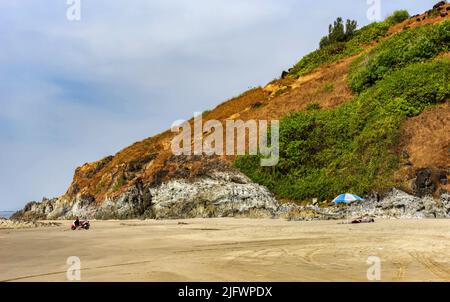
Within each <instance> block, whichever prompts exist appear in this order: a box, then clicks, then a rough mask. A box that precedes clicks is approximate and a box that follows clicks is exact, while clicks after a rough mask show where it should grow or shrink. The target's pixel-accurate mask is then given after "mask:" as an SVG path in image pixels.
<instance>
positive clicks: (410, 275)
mask: <svg viewBox="0 0 450 302" xmlns="http://www.w3.org/2000/svg"><path fill="white" fill-rule="evenodd" d="M69 226H70V222H62V224H61V225H60V226H54V227H37V228H28V229H3V230H0V242H1V249H0V281H66V280H67V278H66V271H67V269H68V267H69V265H67V264H66V261H67V258H68V257H70V256H77V257H79V258H80V260H81V269H82V270H81V280H82V281H367V269H368V268H369V265H368V264H367V263H366V261H367V259H368V257H371V256H375V257H379V258H380V260H381V280H382V281H450V260H449V259H450V220H377V221H376V222H375V223H372V224H357V225H348V224H339V223H338V222H337V221H313V222H289V221H284V220H281V219H233V218H218V219H192V220H167V221H154V220H148V221H139V220H132V221H93V222H92V229H91V230H89V231H71V230H70V229H69Z"/></svg>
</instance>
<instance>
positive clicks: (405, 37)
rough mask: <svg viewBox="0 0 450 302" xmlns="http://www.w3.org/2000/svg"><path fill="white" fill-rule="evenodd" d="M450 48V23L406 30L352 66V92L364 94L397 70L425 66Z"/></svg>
mask: <svg viewBox="0 0 450 302" xmlns="http://www.w3.org/2000/svg"><path fill="white" fill-rule="evenodd" d="M449 45H450V21H445V22H443V23H441V24H437V25H425V26H421V27H416V28H413V29H408V30H404V31H402V32H400V33H398V34H396V35H394V36H393V37H391V38H390V39H387V40H386V41H383V42H381V43H380V44H378V45H377V46H376V47H375V48H374V49H372V50H371V51H370V52H369V53H368V54H366V55H363V56H361V57H359V58H358V59H356V60H355V61H354V62H353V63H352V66H351V69H350V73H349V85H350V88H351V89H352V90H353V91H355V92H361V91H363V90H364V89H366V88H368V87H370V86H372V85H373V84H374V83H375V82H376V81H378V80H380V79H382V78H383V77H384V76H386V75H387V74H389V73H390V72H392V71H393V70H395V69H398V68H402V67H404V66H406V65H408V64H410V63H413V62H423V61H425V60H427V59H430V58H433V57H435V56H436V55H437V54H439V53H441V52H444V51H448V50H449Z"/></svg>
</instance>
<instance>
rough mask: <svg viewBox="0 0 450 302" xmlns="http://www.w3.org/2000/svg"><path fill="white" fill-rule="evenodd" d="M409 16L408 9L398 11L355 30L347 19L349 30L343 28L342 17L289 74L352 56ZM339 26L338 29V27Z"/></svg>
mask: <svg viewBox="0 0 450 302" xmlns="http://www.w3.org/2000/svg"><path fill="white" fill-rule="evenodd" d="M407 16H409V14H408V12H407V11H396V12H394V13H393V14H392V15H391V16H389V17H388V18H386V20H385V21H384V22H374V23H371V24H369V25H366V26H364V27H362V28H361V29H359V30H356V31H355V30H354V29H355V28H356V24H355V23H353V22H352V21H350V20H347V23H348V24H347V26H348V27H349V30H344V29H343V24H342V19H341V18H338V20H337V21H336V22H338V21H339V20H340V21H341V22H340V23H338V24H337V23H336V22H335V24H334V27H333V26H331V25H330V26H331V28H330V33H329V35H328V36H325V37H323V38H322V40H321V43H320V45H321V47H320V48H319V49H318V50H316V51H313V52H312V53H310V54H309V55H306V56H305V57H303V58H302V59H301V60H300V61H299V62H298V63H297V64H295V65H294V67H292V68H291V70H290V71H289V74H290V75H291V76H294V77H299V76H302V75H304V74H307V73H309V72H311V71H312V70H313V69H315V68H317V67H319V66H321V65H323V64H327V63H332V62H335V61H337V60H340V59H342V58H346V57H350V56H352V55H355V54H358V53H360V52H361V51H363V47H364V46H365V45H368V44H370V43H372V42H374V41H377V40H379V39H380V38H382V37H384V36H386V35H387V33H388V30H389V28H390V27H391V26H393V25H395V24H397V23H399V22H402V21H404V20H405V19H406V18H407ZM336 27H337V29H336Z"/></svg>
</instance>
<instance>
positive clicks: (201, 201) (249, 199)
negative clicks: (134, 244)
mask: <svg viewBox="0 0 450 302" xmlns="http://www.w3.org/2000/svg"><path fill="white" fill-rule="evenodd" d="M277 209H278V203H277V201H276V200H275V198H274V196H273V195H272V193H270V192H269V191H268V190H267V189H266V188H265V187H263V186H260V185H258V184H255V183H253V182H251V181H250V180H249V179H248V178H247V177H246V176H244V175H243V174H242V173H240V172H237V171H228V172H218V171H215V172H211V173H209V174H206V175H203V176H199V177H196V178H193V179H182V178H180V179H172V180H169V181H167V182H163V183H161V184H158V185H154V186H146V185H144V184H142V183H137V184H136V185H134V186H132V187H130V188H128V189H127V190H126V191H124V192H123V193H122V194H120V195H119V196H118V197H111V198H109V197H106V198H105V200H104V201H102V202H100V203H97V202H95V200H93V199H91V198H86V197H83V196H80V197H77V198H74V199H72V200H68V199H66V198H65V197H60V198H56V199H52V200H48V199H44V200H43V201H42V202H41V203H37V202H32V203H29V204H27V205H26V206H25V208H24V209H23V210H22V211H19V212H17V213H16V214H14V215H13V217H12V218H13V219H28V220H30V219H72V218H73V217H74V216H80V217H82V218H89V219H92V218H96V219H130V218H156V219H167V218H168V219H170V218H195V217H228V216H246V217H274V216H275V215H276V213H277Z"/></svg>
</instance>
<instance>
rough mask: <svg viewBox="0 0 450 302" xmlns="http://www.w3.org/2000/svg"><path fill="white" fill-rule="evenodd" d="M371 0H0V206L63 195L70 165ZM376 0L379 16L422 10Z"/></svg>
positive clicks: (185, 110)
mask: <svg viewBox="0 0 450 302" xmlns="http://www.w3.org/2000/svg"><path fill="white" fill-rule="evenodd" d="M374 1H379V0H352V1H350V0H340V1H335V0H327V1H325V0H321V1H309V0H308V1H307V0H129V1H123V0H81V20H79V21H69V20H68V19H67V17H66V11H67V9H68V7H69V6H68V4H67V0H38V1H36V0H20V1H10V0H0V210H16V209H18V208H20V207H22V206H23V205H24V204H25V203H26V202H28V201H30V200H40V199H41V198H42V197H43V196H48V197H53V196H58V195H60V194H62V193H64V192H65V190H66V189H67V187H68V185H69V184H70V181H71V179H72V176H73V172H74V169H75V168H76V167H77V166H80V165H81V164H83V163H85V162H91V161H95V160H98V159H100V158H102V157H104V156H106V155H110V154H114V153H116V152H117V151H119V150H120V149H122V148H123V147H125V146H127V145H129V144H131V143H133V142H135V141H137V140H141V139H143V138H145V137H148V136H151V135H153V134H155V133H158V132H160V131H162V130H165V129H167V128H168V127H170V125H171V124H172V122H173V121H175V120H178V119H182V118H188V117H190V116H192V114H193V113H194V112H196V111H203V110H205V109H208V108H213V107H214V106H216V105H217V104H219V103H221V102H223V101H224V100H226V99H228V98H230V97H233V96H235V95H238V94H239V93H241V92H243V91H244V90H247V89H248V88H250V87H254V86H259V85H264V84H265V83H267V82H269V81H270V80H272V79H273V78H275V77H278V76H279V74H280V73H281V71H282V70H283V69H288V68H289V67H291V66H292V65H293V64H294V63H295V62H296V61H297V60H298V59H299V58H300V57H301V56H303V55H304V54H306V53H308V52H310V51H312V50H314V49H315V48H316V47H317V44H318V41H319V39H320V37H322V36H323V35H324V34H326V32H327V28H328V24H329V23H330V22H332V21H333V20H334V19H335V17H337V16H342V17H344V18H352V19H356V20H358V23H359V24H360V25H365V24H367V23H369V22H370V20H369V19H368V18H367V11H368V8H369V5H368V4H367V2H374ZM434 2H437V0H433V1H424V0H381V15H382V17H385V16H386V15H387V14H389V13H390V12H392V11H393V10H395V9H399V8H406V9H408V10H409V11H410V13H411V14H415V13H419V12H422V11H424V10H426V9H428V8H430V7H431V6H432V5H433V4H434Z"/></svg>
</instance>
